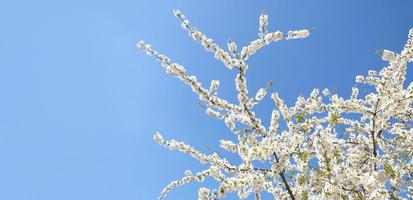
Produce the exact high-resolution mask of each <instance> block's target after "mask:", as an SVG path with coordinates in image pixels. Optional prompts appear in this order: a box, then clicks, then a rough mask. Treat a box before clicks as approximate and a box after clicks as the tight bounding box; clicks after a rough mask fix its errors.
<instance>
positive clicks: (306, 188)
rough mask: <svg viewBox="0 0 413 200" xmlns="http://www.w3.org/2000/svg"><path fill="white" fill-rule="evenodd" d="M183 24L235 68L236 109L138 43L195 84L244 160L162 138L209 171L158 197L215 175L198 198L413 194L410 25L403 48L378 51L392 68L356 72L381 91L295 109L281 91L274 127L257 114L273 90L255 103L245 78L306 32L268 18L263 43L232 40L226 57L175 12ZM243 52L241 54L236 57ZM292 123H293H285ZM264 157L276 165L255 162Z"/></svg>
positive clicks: (322, 99)
mask: <svg viewBox="0 0 413 200" xmlns="http://www.w3.org/2000/svg"><path fill="white" fill-rule="evenodd" d="M174 14H175V16H176V17H177V19H178V20H179V21H180V22H181V26H182V28H183V29H184V30H186V31H187V32H188V34H189V35H190V37H191V38H192V39H194V40H195V41H196V42H198V43H200V44H201V45H202V46H203V47H204V48H205V50H206V51H209V52H212V53H214V57H215V58H216V59H217V60H219V61H221V62H222V63H223V64H224V65H225V66H226V67H227V68H228V69H230V70H233V69H236V70H237V73H236V75H235V87H236V90H237V98H238V102H237V103H231V102H229V101H227V100H225V99H223V98H221V97H219V96H218V93H217V91H218V89H219V81H218V80H212V81H211V83H210V87H209V89H206V88H204V87H203V86H202V84H201V83H200V82H198V80H197V78H196V76H194V75H188V74H187V73H186V70H185V68H184V66H182V65H180V64H178V63H172V62H171V60H170V59H169V58H168V57H166V56H164V55H162V54H160V53H158V52H157V51H155V50H153V49H152V48H151V46H150V45H149V44H146V43H145V42H143V41H139V42H138V44H137V46H138V47H139V48H140V49H142V50H144V51H146V53H147V54H148V55H150V56H154V57H155V58H156V59H157V60H158V61H159V62H160V63H161V64H162V66H163V67H164V68H165V70H166V72H167V73H169V74H171V75H172V76H174V77H177V78H178V79H180V80H181V81H182V82H184V83H185V84H187V85H189V86H191V88H192V91H193V92H194V93H196V94H197V95H198V97H199V99H200V100H201V101H202V102H204V104H203V107H204V108H205V112H206V113H207V114H208V115H209V116H211V117H213V118H216V119H219V120H222V121H223V122H224V123H225V124H226V126H227V127H228V128H229V129H230V130H231V131H232V132H233V133H234V134H235V135H236V136H237V140H238V141H237V142H233V141H229V140H220V141H219V143H220V146H221V147H222V148H223V149H224V150H226V151H229V152H232V153H235V154H238V156H239V158H240V159H241V160H242V163H241V164H239V165H235V164H231V163H230V162H229V161H228V160H227V159H225V158H223V157H222V156H220V155H219V154H218V153H212V154H211V155H207V154H203V153H201V152H199V151H197V150H195V149H194V148H192V147H191V146H189V145H187V144H185V143H183V142H178V141H175V140H164V139H163V137H162V135H161V134H160V133H158V132H157V133H156V134H155V135H154V140H155V141H156V142H157V143H159V144H160V145H163V146H165V147H166V148H168V149H170V150H178V151H181V152H183V153H186V154H189V155H191V156H192V157H193V158H195V159H197V160H199V161H200V162H201V163H202V164H208V166H209V167H208V168H207V169H205V170H203V171H201V172H199V173H196V174H192V172H190V171H186V172H185V176H184V177H183V178H182V179H180V180H177V181H173V182H172V183H170V184H169V185H168V186H167V187H166V188H165V189H164V190H163V191H162V193H161V195H160V197H159V199H163V198H165V197H166V195H167V193H168V192H170V191H171V190H173V189H174V188H176V187H178V186H180V185H183V184H187V183H190V182H202V181H203V180H204V178H205V177H207V176H210V177H212V178H213V179H215V180H216V181H217V182H218V183H219V187H218V188H216V189H212V190H211V189H208V188H204V187H202V188H199V190H198V198H199V199H200V200H207V199H219V198H223V197H224V196H225V194H226V193H229V192H237V195H238V197H239V198H240V199H245V198H247V197H248V196H250V195H253V196H255V199H261V193H262V192H268V193H270V194H272V195H273V196H274V198H275V199H292V200H296V199H335V198H336V199H389V198H413V160H412V157H413V129H412V120H413V106H412V104H413V83H410V84H409V85H408V86H407V87H405V83H404V82H405V80H406V73H407V64H408V62H412V61H413V29H411V30H410V32H409V36H408V40H407V43H406V45H405V46H404V49H403V50H402V51H401V52H400V53H399V54H398V53H394V52H393V51H390V50H381V51H380V52H379V54H380V56H381V57H382V59H383V60H385V61H387V62H388V63H389V64H388V66H386V67H384V68H383V69H381V70H380V71H373V70H370V71H369V72H368V75H367V76H356V83H358V84H366V85H371V86H372V87H373V88H374V90H372V91H370V93H367V94H365V95H359V89H358V87H357V86H354V87H353V88H352V93H351V96H350V97H349V98H344V97H341V96H339V95H338V94H335V93H333V94H332V93H331V92H330V91H329V90H328V89H324V90H322V92H321V94H320V91H319V90H318V89H314V90H313V91H312V92H311V94H310V95H309V96H308V97H303V96H299V97H298V98H297V101H296V102H295V105H292V106H288V105H287V104H286V103H284V101H283V99H282V98H280V96H279V94H278V93H273V94H271V97H272V99H273V100H274V102H275V105H276V106H275V108H274V109H273V110H272V115H271V121H270V126H269V127H265V126H264V125H263V123H262V121H261V119H260V118H259V117H257V116H256V114H255V112H254V111H253V108H254V106H255V105H256V104H258V103H259V102H261V101H262V100H263V99H264V97H265V96H266V94H267V89H268V88H267V87H263V88H261V89H259V90H258V91H257V93H256V94H255V95H254V96H252V97H250V95H249V92H248V88H247V80H246V78H245V74H246V73H247V72H248V64H247V60H248V58H249V57H250V56H252V55H254V54H255V53H256V52H257V51H258V50H260V49H261V48H262V47H264V46H266V45H269V44H271V43H274V42H278V41H280V40H283V39H284V40H292V39H302V38H306V37H308V36H309V35H310V31H309V30H307V29H302V30H295V31H288V32H287V33H283V32H281V31H275V32H270V31H268V15H267V13H266V12H263V13H262V14H261V16H260V18H259V28H258V38H257V39H256V40H253V41H252V42H250V43H249V44H248V45H246V46H244V47H242V48H238V46H237V44H236V43H235V42H234V41H232V40H229V41H228V44H227V46H228V51H226V50H224V49H222V48H221V47H219V46H218V44H216V43H214V42H213V40H212V39H211V38H208V37H207V36H206V35H205V34H203V33H202V32H200V31H199V30H198V29H197V28H195V27H194V26H191V25H190V23H189V20H188V19H187V18H186V17H185V16H184V15H183V13H182V12H180V11H179V10H175V11H174ZM239 49H240V51H239ZM281 123H283V124H284V123H285V124H286V126H281V125H280V124H281ZM255 161H261V162H263V163H265V164H266V166H269V167H268V168H260V167H256V166H254V162H255Z"/></svg>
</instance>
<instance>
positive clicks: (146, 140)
mask: <svg viewBox="0 0 413 200" xmlns="http://www.w3.org/2000/svg"><path fill="white" fill-rule="evenodd" d="M184 2H186V3H184ZM176 8H177V9H181V10H182V11H183V12H184V13H185V15H186V16H187V17H188V18H189V19H190V20H191V22H192V23H193V24H195V25H197V26H198V28H199V29H200V30H202V31H203V32H204V33H206V34H207V35H209V36H210V37H212V38H214V40H215V41H217V42H218V44H220V45H221V46H225V45H226V41H227V40H228V39H229V38H231V39H232V40H234V41H236V42H237V43H238V44H239V46H241V45H245V44H246V43H247V42H249V41H250V40H252V39H255V38H256V37H257V30H258V25H257V24H258V17H259V14H260V12H261V11H262V10H263V9H265V10H267V12H268V13H269V21H270V24H269V29H270V30H272V31H275V30H282V31H288V30H290V29H300V28H311V27H316V28H317V31H316V32H314V33H313V34H312V36H311V37H310V38H308V39H306V40H295V41H282V42H280V43H277V44H276V45H271V46H269V47H266V48H264V49H263V50H262V51H261V53H259V54H258V55H257V56H255V57H253V58H251V59H250V60H249V64H250V71H249V74H248V76H247V78H248V81H249V90H250V91H251V92H252V93H255V91H256V90H257V89H258V88H260V87H261V86H264V85H265V84H266V83H267V82H268V81H269V80H272V81H273V83H274V87H273V89H272V90H276V91H278V92H279V93H280V95H281V97H283V98H285V99H286V101H287V102H288V103H289V104H291V103H292V102H293V100H294V99H295V98H296V97H297V96H298V95H299V94H304V95H308V93H309V92H310V91H311V90H312V88H314V87H317V88H325V87H328V88H333V87H336V88H337V90H338V93H339V94H341V95H343V96H349V95H350V91H351V86H352V85H353V83H354V77H355V76H356V75H359V74H365V73H367V70H368V69H380V68H381V67H383V66H384V65H385V62H383V61H381V60H380V59H379V58H378V57H377V56H376V55H375V50H376V49H378V48H388V49H391V50H395V51H399V50H400V49H401V48H402V45H404V43H405V41H406V36H407V33H408V30H409V28H410V27H413V12H412V8H413V1H409V0H404V1H393V0H368V1H367V0H363V1H360V0H353V1H331V0H325V1H316V0H312V1H297V0H288V1H281V0H277V1H235V0H231V1H230V0H225V1H202V2H201V1H191V2H189V1H172V0H168V1H161V0H156V1H155V0H152V1H138V0H119V1H101V0H100V1H98V0H90V1H81V0H71V1H52V0H39V1H30V0H14V1H4V0H3V1H1V2H0V26H1V28H0V199H4V200H74V199H76V200H90V199H99V200H132V199H133V200H148V199H156V198H157V197H158V195H159V193H160V191H161V190H162V189H163V187H164V186H166V185H167V184H168V183H169V182H170V181H172V180H175V179H177V178H180V177H181V176H182V175H183V171H184V170H185V169H193V170H194V171H196V170H201V169H205V168H207V167H208V166H207V165H201V164H199V163H198V162H197V161H195V160H193V159H192V158H190V157H189V156H187V155H184V154H181V153H179V152H171V151H168V150H166V149H164V148H163V147H161V146H158V145H157V144H155V143H154V142H153V140H152V134H153V132H155V131H157V130H159V131H161V132H162V133H163V134H164V136H165V137H166V138H176V139H178V140H183V141H186V142H187V143H188V144H191V145H193V146H195V147H197V148H198V149H199V150H201V151H203V152H206V153H209V152H208V149H207V147H206V146H207V145H209V146H211V148H213V149H216V150H218V147H217V145H216V144H217V141H218V140H219V139H221V138H233V136H232V135H231V134H230V132H229V131H228V130H227V129H226V128H225V126H224V124H223V123H222V122H221V121H217V120H214V119H211V118H209V117H207V115H205V114H204V111H203V109H201V107H199V106H198V105H197V104H198V99H197V97H196V95H194V94H193V93H192V92H191V90H190V89H189V88H188V87H187V86H186V85H183V84H182V83H181V82H180V81H178V80H177V79H175V78H171V77H169V76H168V75H166V74H165V73H164V71H163V69H162V68H161V67H160V65H159V64H158V63H157V62H156V61H154V59H153V58H150V57H148V56H146V55H145V54H144V53H143V52H141V51H138V50H137V49H136V47H135V44H136V41H138V40H140V39H144V40H145V41H147V42H149V43H151V44H152V45H153V47H154V48H156V49H157V50H159V51H160V52H162V53H165V54H166V55H168V56H170V58H172V59H173V60H174V61H177V62H179V63H181V64H184V65H185V66H186V68H187V69H188V71H189V72H190V73H192V74H196V75H198V77H199V80H200V81H202V83H203V84H204V85H209V82H210V80H211V79H219V80H221V85H222V87H221V89H220V91H219V94H221V95H222V96H223V97H226V98H228V99H230V100H235V99H236V98H235V89H234V83H233V79H234V75H235V73H236V72H235V71H229V70H227V69H226V68H225V67H223V66H222V65H221V64H220V63H219V62H218V61H216V60H215V59H214V58H213V56H212V55H211V54H209V53H205V52H204V50H203V48H202V47H201V46H199V45H198V44H196V43H195V42H194V41H192V40H191V39H190V38H189V37H188V36H187V34H186V33H185V32H184V31H183V30H182V29H181V28H180V25H179V23H178V22H177V21H176V19H175V18H174V17H173V14H172V10H173V9H176ZM410 68H411V67H410ZM411 71H412V70H411V69H409V72H411ZM407 76H408V81H409V82H410V81H412V78H413V76H412V74H411V73H410V74H409V73H408V75H407ZM272 107H273V103H272V101H270V100H269V99H267V100H266V101H265V102H264V103H263V104H261V105H259V106H257V107H256V108H257V109H256V111H257V113H258V114H259V115H260V116H261V117H262V118H263V120H264V121H265V123H266V124H268V120H269V117H270V112H271V111H270V110H271V109H272ZM228 155H229V154H228ZM198 186H200V184H195V185H191V186H184V187H181V188H179V189H177V190H175V191H173V192H172V193H170V195H169V197H170V198H169V199H172V200H174V199H175V200H178V199H179V200H182V199H195V198H196V188H197V187H198ZM206 186H211V181H210V180H209V179H208V182H207V184H206ZM234 197H235V196H234V195H229V196H228V199H233V198H234Z"/></svg>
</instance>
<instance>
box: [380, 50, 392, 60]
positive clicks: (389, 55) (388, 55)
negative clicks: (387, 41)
mask: <svg viewBox="0 0 413 200" xmlns="http://www.w3.org/2000/svg"><path fill="white" fill-rule="evenodd" d="M395 57H396V55H395V54H394V52H393V51H390V50H387V49H384V50H383V52H382V53H381V59H383V60H384V61H392V60H393V59H394V58H395Z"/></svg>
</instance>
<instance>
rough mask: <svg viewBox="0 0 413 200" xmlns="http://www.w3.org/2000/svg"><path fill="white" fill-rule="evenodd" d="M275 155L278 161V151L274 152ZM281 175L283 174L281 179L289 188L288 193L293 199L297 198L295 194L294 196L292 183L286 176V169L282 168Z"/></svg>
mask: <svg viewBox="0 0 413 200" xmlns="http://www.w3.org/2000/svg"><path fill="white" fill-rule="evenodd" d="M274 157H275V161H276V162H277V163H278V156H277V154H276V153H274ZM280 176H281V179H282V181H283V183H284V186H285V188H286V189H287V192H288V194H289V195H290V197H291V199H292V200H295V196H294V193H293V190H292V189H291V187H290V184H288V181H287V179H286V178H285V174H284V170H282V171H281V172H280Z"/></svg>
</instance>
